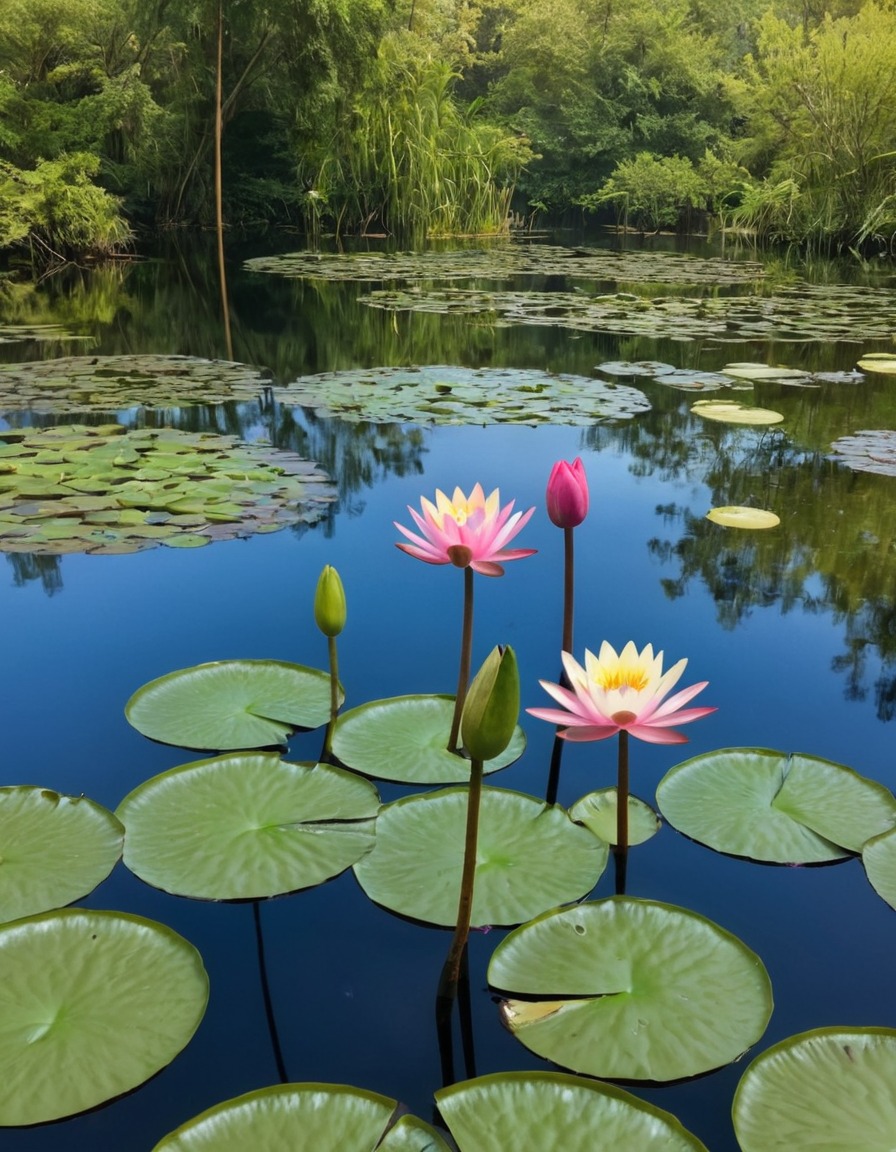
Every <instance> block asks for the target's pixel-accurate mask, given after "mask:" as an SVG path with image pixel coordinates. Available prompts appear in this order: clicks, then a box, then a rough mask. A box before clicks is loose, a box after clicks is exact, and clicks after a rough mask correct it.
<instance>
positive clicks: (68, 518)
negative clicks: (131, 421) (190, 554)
mask: <svg viewBox="0 0 896 1152" xmlns="http://www.w3.org/2000/svg"><path fill="white" fill-rule="evenodd" d="M335 497H336V491H335V488H334V487H333V486H332V485H331V484H330V482H329V480H328V479H327V477H326V476H325V475H324V474H323V473H322V472H320V471H319V470H318V469H317V467H316V465H314V464H312V463H311V462H310V461H307V460H303V459H302V458H301V457H299V456H296V455H294V454H293V453H290V452H280V451H279V450H276V449H273V448H271V447H270V446H269V445H265V444H247V443H244V442H242V441H240V440H239V439H238V438H237V437H235V436H218V435H213V434H211V433H205V432H202V433H190V432H180V431H176V430H174V429H171V428H162V429H148V428H142V429H133V430H130V431H129V430H128V429H126V428H125V427H124V426H123V425H120V424H105V425H99V426H96V427H88V426H85V425H66V426H57V427H50V428H31V429H28V430H27V432H25V434H19V433H17V434H11V433H9V432H6V431H0V551H2V550H7V551H9V550H13V549H15V550H22V549H23V546H27V550H28V551H30V552H35V553H39V554H51V555H52V554H55V555H60V554H64V553H68V552H92V553H106V554H108V553H116V554H120V553H124V552H135V551H140V550H142V549H144V548H149V547H153V546H155V545H157V544H161V543H171V542H172V541H174V540H175V539H177V538H178V537H182V538H183V541H182V542H183V543H184V544H186V545H193V546H195V545H196V544H197V543H198V542H199V540H200V539H201V540H202V542H203V543H207V542H208V541H209V540H212V539H229V538H233V537H236V536H249V535H251V534H253V533H254V532H263V531H269V530H271V529H276V528H283V527H285V526H286V525H288V524H296V523H301V522H305V523H313V522H315V521H316V520H319V519H320V518H321V517H323V516H325V515H326V513H327V511H328V508H329V505H330V504H331V503H332V501H333V500H334V499H335ZM205 537H207V538H208V540H206V539H205Z"/></svg>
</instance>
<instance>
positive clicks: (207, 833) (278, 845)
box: [116, 752, 379, 900]
mask: <svg viewBox="0 0 896 1152" xmlns="http://www.w3.org/2000/svg"><path fill="white" fill-rule="evenodd" d="M378 808H379V796H378V794H377V791H376V789H375V788H374V786H373V785H372V784H371V783H370V782H369V781H367V780H362V779H361V778H360V777H359V776H356V775H354V773H352V772H346V771H344V770H343V769H341V768H332V767H330V766H328V765H325V764H316V765H310V764H290V763H287V762H286V761H284V760H281V759H280V757H279V756H278V755H277V753H275V752H234V753H233V754H232V755H230V756H218V757H215V758H214V759H211V760H198V761H196V762H195V763H192V764H182V765H180V766H179V767H177V768H172V769H171V770H170V771H168V772H163V773H162V774H161V775H159V776H154V777H153V778H152V779H151V780H147V781H146V782H145V783H143V784H141V785H140V786H139V787H137V788H135V789H134V791H133V792H131V793H130V794H129V795H127V796H126V797H125V798H124V800H122V802H121V804H120V805H119V806H118V809H117V812H116V815H117V816H118V818H119V820H121V821H122V823H123V824H124V825H125V828H126V829H127V835H126V839H125V846H124V862H125V864H126V865H127V866H128V868H130V869H131V871H132V872H135V873H136V874H137V875H138V876H139V877H140V879H141V880H145V881H146V883H147V884H152V885H153V886H154V887H156V888H162V889H164V890H165V891H166V892H173V893H175V894H176V895H178V896H192V897H196V898H199V899H203V900H247V899H258V898H261V897H267V896H278V895H280V894H281V893H283V892H294V891H296V890H297V889H299V888H310V887H313V886H314V885H316V884H322V883H323V882H324V881H325V880H329V879H330V878H331V877H333V876H336V875H338V874H339V873H340V872H343V871H344V870H345V869H346V868H350V867H351V866H352V864H354V863H355V862H356V861H357V860H359V859H360V858H361V857H362V856H363V855H364V854H365V853H366V852H369V851H370V849H371V848H372V847H373V838H374V817H375V816H376V813H377V809H378Z"/></svg>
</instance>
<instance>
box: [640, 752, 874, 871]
mask: <svg viewBox="0 0 896 1152" xmlns="http://www.w3.org/2000/svg"><path fill="white" fill-rule="evenodd" d="M656 796H657V803H658V804H659V807H660V811H661V812H662V814H663V816H664V817H665V818H666V819H667V820H668V821H669V823H670V824H672V825H673V826H674V827H675V828H677V829H678V830H679V832H683V833H684V834H685V835H686V836H690V837H691V838H692V839H694V840H699V841H700V842H701V843H702V844H707V845H708V846H709V847H710V848H715V849H716V850H717V851H719V852H729V853H731V854H733V855H735V856H748V857H750V858H751V859H754V860H765V861H769V862H776V863H781V864H784V863H787V864H811V863H820V862H823V861H827V860H839V859H842V858H843V857H845V856H846V855H848V854H849V853H851V852H860V851H861V850H862V845H863V844H864V843H865V841H866V840H867V839H869V838H870V837H871V836H875V835H877V834H879V833H880V832H883V831H885V830H886V829H888V828H890V827H892V826H893V825H894V824H896V799H894V797H893V794H892V793H891V792H890V791H889V790H888V789H886V788H884V787H883V785H881V784H878V783H876V782H875V781H873V780H868V779H866V778H865V777H863V776H860V775H859V774H858V773H857V772H854V771H853V770H852V769H851V768H847V767H844V765H842V764H835V763H833V762H832V761H830V760H822V759H820V758H819V757H817V756H806V755H802V754H799V753H785V752H775V751H772V750H771V749H767V748H722V749H719V750H718V751H715V752H707V753H705V754H704V755H702V756H695V757H694V758H693V759H691V760H685V761H684V762H683V763H681V764H677V765H676V766H675V767H674V768H672V769H670V770H669V772H667V773H666V775H665V776H664V777H663V779H662V780H661V781H660V783H659V786H658V788H657V793H656Z"/></svg>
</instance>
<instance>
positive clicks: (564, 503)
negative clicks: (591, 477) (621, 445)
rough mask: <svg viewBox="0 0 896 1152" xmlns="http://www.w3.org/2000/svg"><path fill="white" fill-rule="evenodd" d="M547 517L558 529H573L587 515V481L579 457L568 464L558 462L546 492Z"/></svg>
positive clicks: (565, 461)
mask: <svg viewBox="0 0 896 1152" xmlns="http://www.w3.org/2000/svg"><path fill="white" fill-rule="evenodd" d="M547 505H548V516H550V518H551V521H552V522H553V523H554V524H556V525H557V527H558V528H575V527H576V526H577V525H579V524H581V523H582V521H583V520H584V519H585V517H586V516H587V515H588V480H587V478H586V476H585V466H584V464H583V463H582V459H581V457H580V456H577V457H576V458H575V460H574V461H573V462H572V464H570V463H569V462H568V461H567V460H558V461H557V463H556V464H555V465H554V467H553V468H552V469H551V475H550V477H549V479H548V491H547Z"/></svg>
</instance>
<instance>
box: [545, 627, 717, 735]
mask: <svg viewBox="0 0 896 1152" xmlns="http://www.w3.org/2000/svg"><path fill="white" fill-rule="evenodd" d="M562 660H563V670H564V671H565V673H566V675H567V677H568V680H569V685H570V686H569V688H564V687H563V686H562V685H561V684H552V683H550V682H549V681H546V680H540V681H539V683H540V684H541V686H542V688H544V690H545V692H547V693H548V695H549V696H551V697H552V698H553V699H554V700H555V701H556V702H557V703H558V704H560V705H561V707H560V708H527V709H526V711H527V712H529V713H530V714H531V715H532V716H537V717H538V718H539V719H540V720H548V721H550V722H551V723H552V724H558V725H561V726H563V731H561V732H559V733H558V735H560V736H562V737H563V738H564V739H566V740H573V741H585V740H605V739H607V737H609V736H613V735H615V734H616V733H617V732H623V731H624V732H628V733H630V734H631V735H632V736H634V737H636V738H637V739H638V740H645V741H647V742H648V743H650V744H685V743H687V737H686V736H684V735H683V734H682V733H681V732H679V731H677V728H676V726H677V725H680V724H689V723H690V722H691V721H692V720H699V719H700V718H701V717H702V716H708V715H709V714H710V712H715V711H716V709H715V708H685V707H684V705H685V704H688V703H689V702H690V701H691V700H693V698H694V697H695V696H696V695H697V693H698V692H702V691H703V689H704V688H705V687H706V685H707V684H708V683H709V681H707V680H703V681H701V682H700V683H699V684H692V685H691V686H690V688H683V689H682V690H681V691H680V692H676V693H675V695H674V696H669V692H670V691H671V689H672V688H673V687H674V686H675V685H676V684H677V683H678V681H679V680H680V679H681V675H682V673H683V672H684V670H685V667H686V666H687V660H679V661H678V663H677V664H673V665H672V667H671V668H669V669H668V670H667V671H666V672H663V653H662V652H658V653H657V654H656V655H654V651H653V646H652V645H651V644H648V645H647V647H646V648H644V649H642V651H640V652H639V651H638V649H637V648H636V647H635V645H634V644H633V643H632V642H631V641H629V643H628V644H626V646H625V647H624V648H623V649H622V651H621V652H620V653H618V654H617V652H616V650H615V648H613V646H612V645H611V644H608V643H607V642H606V641H604V642H603V644H601V648H600V652H599V654H598V655H597V656H595V655H594V653H593V652H589V651H588V650H587V649H586V650H585V666H584V667H582V665H581V664H579V663H578V661H577V660H575V659H574V658H573V657H572V656H571V655H570V654H569V653H568V652H564V653H562Z"/></svg>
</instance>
